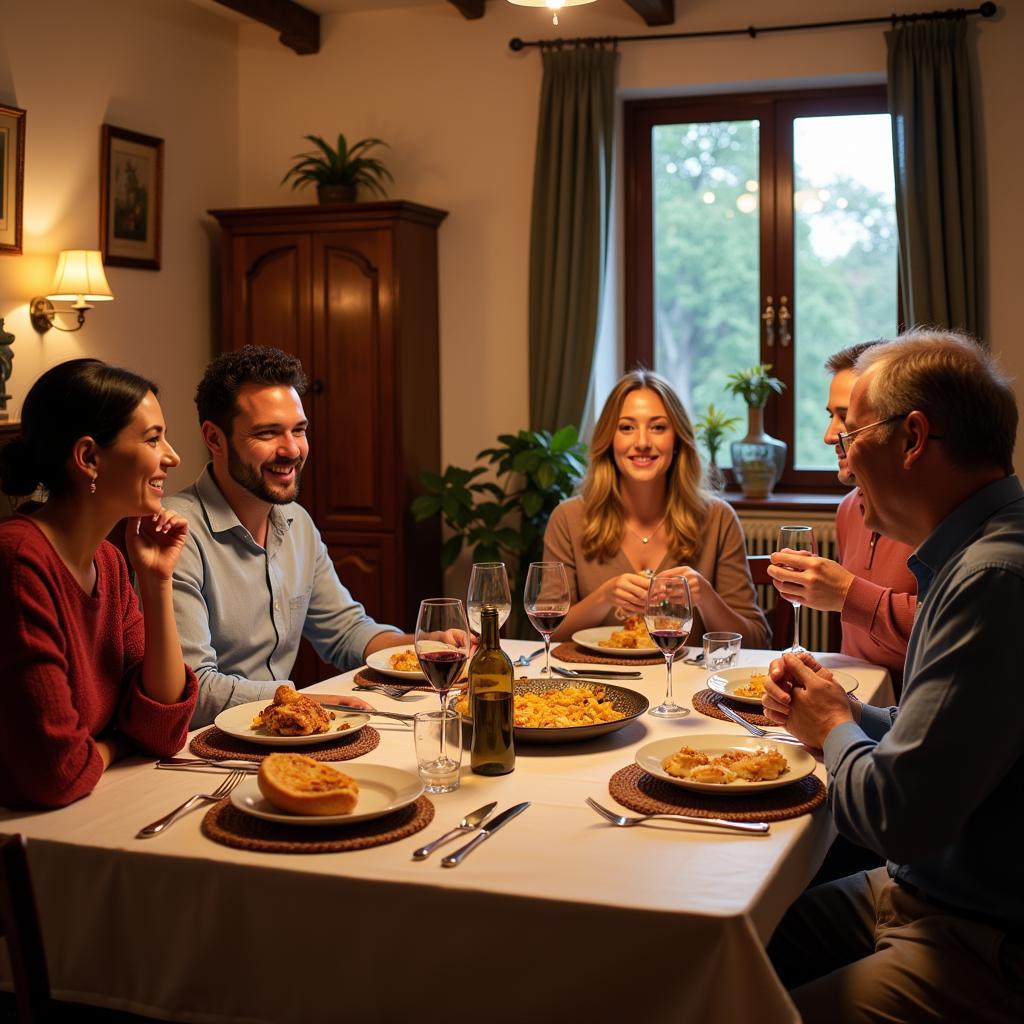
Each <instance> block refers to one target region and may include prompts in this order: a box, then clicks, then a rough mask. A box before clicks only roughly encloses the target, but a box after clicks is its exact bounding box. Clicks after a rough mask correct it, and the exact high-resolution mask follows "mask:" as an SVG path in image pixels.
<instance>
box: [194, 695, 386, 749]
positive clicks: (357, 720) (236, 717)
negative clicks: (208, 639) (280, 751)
mask: <svg viewBox="0 0 1024 1024" xmlns="http://www.w3.org/2000/svg"><path fill="white" fill-rule="evenodd" d="M272 703H273V701H269V700H254V701H250V702H249V703H248V704H236V705H235V706H234V707H231V708H226V709H225V710H224V711H222V712H221V713H220V714H219V715H218V716H217V717H216V718H215V719H214V720H213V724H214V725H215V726H217V728H218V729H220V731H221V732H226V733H227V734H228V735H229V736H234V737H235V739H238V740H245V741H246V742H247V743H259V744H260V745H261V746H264V747H314V746H316V744H318V743H332V742H333V741H334V740H336V739H338V737H339V736H353V735H355V734H356V733H357V732H359V730H360V729H362V727H363V726H364V725H366V723H367V722H369V720H370V716H369V715H364V714H362V713H360V712H358V711H353V713H352V714H351V715H346V714H344V713H342V712H340V711H335V712H334V721H333V722H331V728H330V730H329V731H327V732H318V733H314V734H313V735H312V736H271V735H270V733H268V732H265V731H264V730H263V729H254V728H253V727H252V720H253V719H254V718H255V717H256V716H257V715H258V714H259V713H260V712H261V711H262V710H263V709H264V708H265V707H267V705H269V704H272ZM343 722H348V728H347V729H342V730H341V732H340V733H339V731H338V726H339V725H341V724H342V723H343Z"/></svg>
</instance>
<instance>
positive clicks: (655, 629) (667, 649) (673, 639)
mask: <svg viewBox="0 0 1024 1024" xmlns="http://www.w3.org/2000/svg"><path fill="white" fill-rule="evenodd" d="M644 622H645V624H646V625H647V632H648V633H650V634H651V639H652V640H653V641H654V642H655V643H656V644H657V645H658V646H659V647H660V648H661V652H662V654H664V655H665V672H666V674H667V680H666V685H665V699H664V700H663V701H662V702H661V703H660V704H659V705H658V706H657V707H656V708H651V710H650V714H652V715H654V716H655V717H656V718H682V717H683V716H684V715H688V714H689V713H690V709H689V708H684V707H681V706H680V705H679V704H677V703H676V701H675V698H674V697H673V696H672V659H673V658H675V656H676V651H678V650H679V648H680V647H682V646H683V644H685V643H686V638H687V637H688V636H689V635H690V629H691V627H692V626H693V600H692V598H691V597H690V584H689V583H688V582H687V581H686V577H685V576H670V575H669V574H668V573H662V574H661V575H660V576H655V577H654V579H653V580H651V586H650V589H649V590H648V591H647V607H646V609H645V610H644Z"/></svg>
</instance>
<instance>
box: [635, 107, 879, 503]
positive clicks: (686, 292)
mask: <svg viewBox="0 0 1024 1024" xmlns="http://www.w3.org/2000/svg"><path fill="white" fill-rule="evenodd" d="M624 136H625V144H626V150H625V161H626V167H625V173H626V224H625V232H626V252H627V265H626V289H625V301H626V344H625V355H626V365H627V366H632V365H634V364H635V363H637V362H640V363H643V364H644V365H647V366H653V367H654V368H655V369H657V370H658V371H659V372H661V373H663V374H664V375H665V376H667V377H668V378H669V379H670V380H671V381H672V382H673V384H674V385H675V386H676V388H677V389H678V390H679V393H680V395H681V396H682V397H683V400H684V401H685V402H686V405H687V408H688V409H689V410H690V412H691V414H692V415H693V417H694V418H695V419H696V418H697V417H699V416H700V415H701V414H702V413H703V412H704V411H705V410H706V409H707V406H708V403H709V402H713V403H714V404H715V405H716V406H717V407H718V408H719V409H723V408H724V409H726V410H728V411H729V412H730V413H731V414H733V415H736V416H739V417H740V419H741V422H740V425H739V426H738V427H737V428H736V429H735V431H734V432H733V433H732V435H731V436H730V438H729V440H735V439H738V438H740V437H742V436H743V435H744V434H745V433H746V429H747V426H746V421H747V417H746V408H745V407H744V405H743V403H742V401H741V400H739V399H734V398H731V397H729V396H727V395H726V394H725V393H724V385H725V382H726V375H727V374H728V373H730V372H731V371H733V370H737V369H741V368H743V367H747V366H750V365H753V364H754V363H758V362H765V363H770V364H772V367H773V370H772V372H773V373H774V374H775V375H776V376H778V377H780V378H781V379H782V380H783V381H785V383H786V390H785V392H784V393H783V395H782V396H781V397H773V398H772V399H771V400H770V402H769V404H768V408H767V410H766V415H765V425H766V428H767V429H768V431H769V432H771V433H772V434H774V435H775V436H777V437H780V438H782V439H783V440H784V441H786V442H787V444H788V445H789V456H788V466H787V470H786V473H785V475H784V476H783V478H782V480H781V481H780V484H781V486H783V487H784V488H785V487H791V488H812V487H813V488H830V487H831V486H833V485H834V484H835V459H834V457H833V456H832V454H831V453H830V450H829V449H828V448H826V447H825V445H823V444H822V441H821V438H822V433H823V431H824V425H825V413H824V407H825V403H826V399H827V393H828V376H827V373H826V371H825V369H824V365H823V364H824V362H825V360H826V359H827V358H828V356H830V355H831V354H832V353H833V352H835V351H837V350H838V349H840V348H843V347H845V346H847V345H852V344H854V343H855V342H858V341H865V340H868V339H871V338H877V337H888V336H891V335H892V334H893V333H894V332H895V331H896V329H897V325H898V321H899V309H898V281H897V236H896V215H895V207H894V185H893V170H892V142H891V136H890V127H889V115H888V114H887V113H886V112H885V90H884V88H882V87H871V88H861V89H843V90H829V91H819V92H808V93H785V94H756V95H747V96H722V97H702V98H697V99H671V100H666V99H662V100H641V101H635V102H628V103H627V104H626V107H625V133H624ZM719 461H720V463H722V464H724V465H726V466H727V465H728V462H729V455H728V445H727V444H726V446H725V450H724V451H723V452H722V453H721V455H720V458H719Z"/></svg>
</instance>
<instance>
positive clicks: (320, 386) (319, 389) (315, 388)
mask: <svg viewBox="0 0 1024 1024" xmlns="http://www.w3.org/2000/svg"><path fill="white" fill-rule="evenodd" d="M310 389H311V390H312V392H313V394H314V395H321V394H323V390H324V382H323V381H322V380H321V379H320V378H319V377H314V378H313V383H312V384H311V385H310Z"/></svg>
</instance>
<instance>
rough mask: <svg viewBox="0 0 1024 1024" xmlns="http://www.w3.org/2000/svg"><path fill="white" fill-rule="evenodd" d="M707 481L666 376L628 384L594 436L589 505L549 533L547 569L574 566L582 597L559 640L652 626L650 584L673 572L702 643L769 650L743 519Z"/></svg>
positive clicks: (568, 507)
mask: <svg viewBox="0 0 1024 1024" xmlns="http://www.w3.org/2000/svg"><path fill="white" fill-rule="evenodd" d="M702 480H703V466H702V464H701V460H700V455H699V454H698V452H697V444H696V440H695V438H694V434H693V426H692V424H691V423H690V417H689V416H688V415H687V413H686V410H685V409H684V408H683V403H682V402H681V401H680V400H679V396H678V395H677V394H676V393H675V391H673V390H672V387H671V385H670V384H669V383H668V381H666V380H665V379H664V378H663V377H660V376H659V375H658V374H656V373H652V372H651V371H649V370H632V371H631V372H629V373H627V374H626V375H625V376H624V377H623V378H622V379H621V380H620V381H619V382H618V384H616V385H615V387H614V389H613V390H612V393H611V394H610V395H609V396H608V400H607V401H606V402H605V404H604V408H603V409H602V411H601V417H600V419H599V420H598V421H597V426H596V427H595V429H594V437H593V440H592V442H591V446H590V464H589V466H588V468H587V475H586V477H585V479H584V481H583V493H582V495H581V496H579V497H576V498H570V499H569V500H568V501H563V502H562V503H561V504H560V505H559V506H558V508H556V509H555V511H554V512H553V513H552V515H551V519H550V521H549V522H548V527H547V531H546V532H545V534H544V558H545V560H550V561H556V562H563V563H564V564H565V568H566V572H567V574H568V576H569V583H570V589H571V591H572V601H573V605H572V607H571V608H570V610H569V614H568V615H567V616H566V618H565V621H564V622H563V623H562V625H561V627H560V628H559V630H558V631H557V632H556V633H555V639H556V640H566V639H568V638H569V637H571V636H572V634H573V633H574V632H576V630H579V629H586V628H587V627H590V626H601V625H612V624H615V623H617V622H619V621H620V620H621V619H622V618H623V617H625V616H629V615H642V614H643V612H644V603H645V601H646V599H647V588H648V585H649V582H650V575H651V574H657V573H661V572H665V571H671V572H672V573H673V574H675V575H679V576H685V577H686V579H687V581H688V582H689V584H690V591H691V593H692V595H693V601H694V605H695V606H696V614H695V615H694V620H693V629H692V630H691V632H690V637H691V639H696V641H697V642H698V643H699V641H700V638H701V636H702V634H703V633H704V632H705V631H707V630H730V631H732V632H736V633H741V634H742V635H743V643H744V644H745V645H746V646H747V647H758V648H763V647H767V646H768V643H769V641H770V637H771V633H770V631H769V629H768V623H767V621H766V620H765V617H764V613H763V612H762V611H761V610H760V608H758V605H757V598H756V595H755V593H754V585H753V583H752V582H751V580H750V572H749V571H748V569H747V555H746V549H745V548H744V544H743V533H742V531H741V530H740V525H739V521H738V520H737V518H736V513H735V512H733V510H732V508H731V507H730V506H729V505H728V504H727V503H726V502H724V501H722V500H721V499H720V498H716V497H714V496H712V495H711V494H709V493H708V492H707V491H705V490H704V488H703V484H702Z"/></svg>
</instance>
